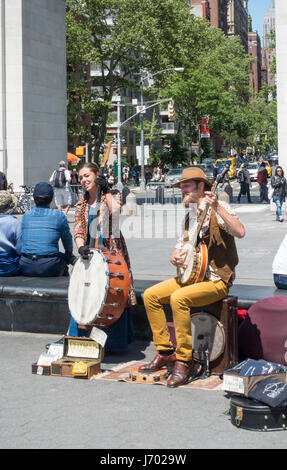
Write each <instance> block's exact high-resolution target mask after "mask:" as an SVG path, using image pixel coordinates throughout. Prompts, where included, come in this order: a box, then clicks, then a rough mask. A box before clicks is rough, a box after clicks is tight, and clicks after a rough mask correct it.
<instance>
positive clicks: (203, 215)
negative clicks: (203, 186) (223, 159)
mask: <svg viewBox="0 0 287 470" xmlns="http://www.w3.org/2000/svg"><path fill="white" fill-rule="evenodd" d="M228 170H229V166H226V168H224V170H223V171H222V172H221V173H220V174H219V175H218V176H217V177H216V180H215V181H214V183H213V185H212V187H211V189H210V192H212V193H213V194H214V193H215V191H216V189H217V186H218V185H219V183H221V181H222V180H223V179H224V177H225V175H226V173H227V172H228ZM208 209H209V206H208V204H207V203H205V207H204V209H203V210H202V212H201V213H200V215H199V217H198V219H197V229H196V238H197V237H198V235H199V232H200V230H201V228H202V225H203V222H204V221H205V218H206V215H207V211H208Z"/></svg>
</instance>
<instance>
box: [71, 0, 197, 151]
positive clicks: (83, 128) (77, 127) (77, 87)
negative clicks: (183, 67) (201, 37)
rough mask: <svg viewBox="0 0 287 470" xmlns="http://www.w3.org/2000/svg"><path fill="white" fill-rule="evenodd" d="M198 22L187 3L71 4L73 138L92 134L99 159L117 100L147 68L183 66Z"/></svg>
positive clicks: (100, 0)
mask: <svg viewBox="0 0 287 470" xmlns="http://www.w3.org/2000/svg"><path fill="white" fill-rule="evenodd" d="M135 12H136V14H135ZM192 21H193V20H192V18H191V15H190V13H189V8H188V7H187V4H186V1H185V0H177V1H176V2H174V0H133V1H132V2H131V1H130V0H97V1H95V0H77V1H73V0H67V63H68V113H69V118H68V123H69V134H70V135H73V134H76V135H78V136H81V138H84V136H86V135H87V134H88V135H89V136H90V139H91V142H92V144H93V146H94V149H95V157H96V158H97V156H98V154H99V149H100V146H101V145H102V143H103V142H104V139H105V135H106V128H107V124H108V120H109V111H110V107H111V102H112V98H113V95H114V94H116V93H117V91H118V90H119V89H120V88H127V87H134V88H135V87H136V86H137V84H136V83H135V80H134V78H133V74H135V73H138V72H139V70H140V69H142V68H145V69H148V70H159V69H161V68H166V67H170V66H172V67H174V66H176V65H178V64H179V62H180V60H181V57H182V49H181V42H182V41H184V37H185V34H186V32H187V29H188V28H190V26H191V25H192ZM91 64H93V65H94V66H95V67H97V70H98V71H99V75H98V76H97V77H95V78H93V80H92V79H91V77H90V65H91ZM87 123H89V125H88V126H87Z"/></svg>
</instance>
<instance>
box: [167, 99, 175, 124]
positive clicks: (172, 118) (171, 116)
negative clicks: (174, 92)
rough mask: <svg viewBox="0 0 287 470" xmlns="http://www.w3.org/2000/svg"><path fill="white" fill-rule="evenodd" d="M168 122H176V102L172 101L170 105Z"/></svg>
mask: <svg viewBox="0 0 287 470" xmlns="http://www.w3.org/2000/svg"><path fill="white" fill-rule="evenodd" d="M167 109H168V120H169V121H174V115H175V110H174V102H173V101H170V102H169V103H168V108H167Z"/></svg>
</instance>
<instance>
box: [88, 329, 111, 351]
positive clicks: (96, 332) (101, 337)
mask: <svg viewBox="0 0 287 470" xmlns="http://www.w3.org/2000/svg"><path fill="white" fill-rule="evenodd" d="M107 337H108V335H107V334H106V333H105V332H104V331H103V330H100V329H99V328H96V327H95V326H94V327H93V329H92V331H91V334H90V338H91V339H93V340H94V341H96V342H97V343H99V344H100V345H101V346H102V347H104V346H105V343H106V341H107Z"/></svg>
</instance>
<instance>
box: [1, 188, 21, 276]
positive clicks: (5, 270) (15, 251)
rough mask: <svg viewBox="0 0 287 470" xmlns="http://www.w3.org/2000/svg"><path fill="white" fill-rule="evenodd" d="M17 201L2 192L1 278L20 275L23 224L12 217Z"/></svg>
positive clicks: (10, 195) (6, 192) (5, 192)
mask: <svg viewBox="0 0 287 470" xmlns="http://www.w3.org/2000/svg"><path fill="white" fill-rule="evenodd" d="M16 206H17V199H16V198H15V196H13V195H12V194H10V193H9V192H8V191H0V276H17V275H18V274H19V273H20V266H19V257H20V254H21V222H20V221H19V220H18V219H17V217H15V216H14V215H11V214H12V212H13V211H14V209H15V208H16Z"/></svg>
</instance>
